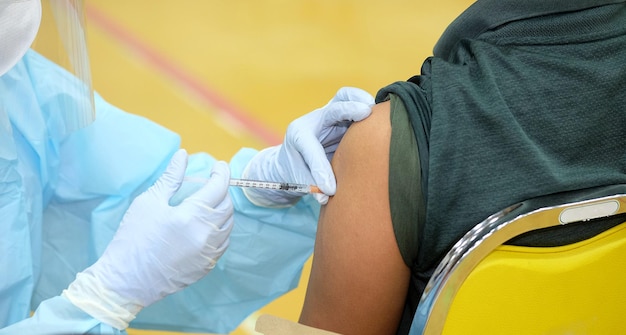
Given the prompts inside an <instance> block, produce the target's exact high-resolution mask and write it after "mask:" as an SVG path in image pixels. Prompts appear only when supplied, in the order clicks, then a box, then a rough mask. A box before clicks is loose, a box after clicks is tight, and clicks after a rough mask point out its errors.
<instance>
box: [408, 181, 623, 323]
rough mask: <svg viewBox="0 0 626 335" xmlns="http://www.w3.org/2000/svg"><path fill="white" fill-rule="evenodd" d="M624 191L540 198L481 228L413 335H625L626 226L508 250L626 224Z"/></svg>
mask: <svg viewBox="0 0 626 335" xmlns="http://www.w3.org/2000/svg"><path fill="white" fill-rule="evenodd" d="M623 188H624V186H623V185H618V187H617V189H618V190H619V191H620V192H621V193H619V194H616V193H615V190H616V188H615V187H607V188H604V189H600V190H598V189H594V190H593V191H592V192H589V193H588V194H587V195H583V196H581V194H584V193H585V192H582V193H581V192H577V193H575V194H573V196H570V195H565V196H562V197H560V196H556V197H555V196H551V197H545V198H540V199H533V200H532V201H529V202H523V203H519V204H517V205H514V206H511V207H509V208H507V209H505V210H503V211H501V212H498V213H496V214H494V215H492V216H491V217H489V218H488V219H486V220H485V221H483V222H481V223H479V224H478V225H476V226H475V227H474V228H473V229H472V230H471V231H470V232H468V233H467V234H466V235H465V236H464V237H463V238H462V239H461V240H459V241H458V243H457V244H455V246H454V247H453V248H452V249H451V250H450V252H449V253H448V254H447V255H446V257H445V258H444V259H443V261H442V262H441V263H440V264H439V266H438V268H437V269H436V270H435V272H434V274H433V276H432V278H431V280H430V282H429V283H428V285H427V287H426V290H425V292H424V294H423V295H422V299H421V301H420V303H419V305H418V310H417V312H416V315H415V318H414V320H413V324H412V327H411V332H410V334H411V335H416V334H429V335H430V334H464V335H466V334H481V335H484V334H615V333H620V332H622V331H623V330H622V328H623V312H622V311H623V310H624V308H625V307H626V272H624V269H626V223H621V224H619V225H617V226H614V227H613V228H610V229H609V230H606V231H604V232H603V233H600V234H598V235H595V236H593V237H591V238H589V239H586V240H583V241H580V242H575V243H572V244H568V245H564V246H558V247H541V248H540V247H519V246H510V245H503V244H504V243H505V242H507V241H509V240H510V239H512V238H513V237H516V236H519V235H521V234H524V233H526V232H529V231H533V230H537V229H543V228H548V227H554V226H562V225H570V224H573V223H575V222H576V224H577V225H581V224H583V225H587V224H589V225H593V224H596V223H597V222H601V221H604V222H606V220H607V219H611V220H613V221H616V222H623V221H626V219H624V218H622V216H623V215H624V213H626V192H623V190H622V189H623ZM607 194H609V195H607ZM581 198H582V199H584V200H579V199H581ZM572 199H576V201H572Z"/></svg>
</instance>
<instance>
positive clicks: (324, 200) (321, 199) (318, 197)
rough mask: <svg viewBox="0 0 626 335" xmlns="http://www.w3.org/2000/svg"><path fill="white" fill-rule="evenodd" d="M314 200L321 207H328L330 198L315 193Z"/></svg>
mask: <svg viewBox="0 0 626 335" xmlns="http://www.w3.org/2000/svg"><path fill="white" fill-rule="evenodd" d="M313 198H315V200H317V202H319V203H320V205H326V204H327V203H328V198H329V197H328V196H327V195H326V194H320V193H314V194H313Z"/></svg>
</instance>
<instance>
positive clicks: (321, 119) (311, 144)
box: [243, 87, 374, 207]
mask: <svg viewBox="0 0 626 335" xmlns="http://www.w3.org/2000/svg"><path fill="white" fill-rule="evenodd" d="M372 105H374V98H373V97H372V96H371V95H370V94H369V93H367V92H365V91H363V90H361V89H358V88H352V87H343V88H341V89H339V91H338V92H337V94H336V95H335V97H333V98H332V99H331V100H330V102H328V104H327V105H326V106H324V107H322V108H319V109H317V110H315V111H313V112H311V113H309V114H306V115H304V116H302V117H300V118H298V119H296V120H295V121H293V122H292V123H291V124H290V125H289V127H288V128H287V134H286V135H285V140H284V143H283V144H282V145H278V146H275V147H270V148H267V149H265V150H262V151H260V152H259V153H258V154H257V155H256V156H255V157H254V158H253V159H252V160H251V161H250V163H249V164H248V167H247V168H246V171H245V172H244V176H243V178H245V179H251V180H260V181H275V182H289V183H296V184H306V185H317V186H318V187H319V188H320V190H321V191H322V192H324V194H314V197H315V199H316V200H317V201H318V202H319V203H320V204H326V203H327V202H328V196H331V195H334V194H335V191H336V188H337V184H336V181H335V175H334V174H333V170H332V168H331V165H330V160H331V159H332V157H333V155H334V153H335V150H336V149H337V146H338V145H339V142H340V141H341V139H342V138H343V135H344V134H345V132H346V130H348V127H349V126H350V124H352V122H356V121H361V120H363V119H365V118H366V117H368V116H369V115H370V113H371V111H372V109H371V107H372ZM244 193H245V195H246V197H247V198H248V199H249V200H250V201H251V202H252V203H254V204H255V205H258V206H264V207H284V206H290V205H293V204H294V203H296V202H297V201H298V200H299V199H300V197H301V196H302V195H303V194H302V193H295V192H285V191H272V190H261V189H252V188H245V189H244Z"/></svg>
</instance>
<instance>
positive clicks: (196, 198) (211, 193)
mask: <svg viewBox="0 0 626 335" xmlns="http://www.w3.org/2000/svg"><path fill="white" fill-rule="evenodd" d="M229 183H230V169H229V168H228V164H227V163H226V162H223V161H218V162H215V164H213V168H212V170H211V175H210V177H209V180H208V181H207V183H206V184H205V185H204V186H202V188H200V189H199V190H198V191H196V193H194V194H192V195H191V196H189V197H188V198H187V199H185V200H184V201H183V202H182V203H181V204H180V206H179V207H183V208H184V210H194V209H197V208H198V207H200V208H201V209H202V210H207V209H213V208H215V207H217V206H218V205H219V204H220V203H222V202H223V201H225V200H229V199H225V198H226V196H227V195H228V186H229Z"/></svg>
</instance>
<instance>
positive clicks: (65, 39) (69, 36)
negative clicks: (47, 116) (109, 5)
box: [0, 0, 95, 131]
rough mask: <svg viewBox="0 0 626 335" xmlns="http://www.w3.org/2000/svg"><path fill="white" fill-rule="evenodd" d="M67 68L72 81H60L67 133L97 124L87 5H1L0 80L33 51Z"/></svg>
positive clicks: (60, 0) (10, 0) (13, 0)
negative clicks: (87, 29)
mask: <svg viewBox="0 0 626 335" xmlns="http://www.w3.org/2000/svg"><path fill="white" fill-rule="evenodd" d="M29 47H30V48H32V49H34V50H35V51H36V52H38V53H39V54H41V55H43V56H44V57H46V58H48V59H49V60H51V61H53V62H55V63H56V64H58V65H59V66H61V67H63V68H64V69H65V70H66V71H67V72H69V74H71V76H68V77H69V78H71V80H62V81H60V82H59V85H62V87H58V88H57V90H58V91H59V92H63V96H64V99H61V100H59V103H60V104H61V105H60V106H59V108H58V110H59V111H60V113H63V115H62V119H63V120H64V123H65V128H66V131H73V130H77V129H80V128H82V127H85V126H87V125H89V124H90V123H91V122H93V120H94V119H95V107H94V97H93V90H92V83H91V70H90V67H89V56H88V53H87V42H86V35H85V9H84V1H83V0H43V1H42V0H0V76H1V75H3V74H4V73H6V72H7V71H9V70H10V69H11V68H12V67H13V66H14V65H15V64H16V63H17V62H18V61H19V60H20V59H21V58H22V57H23V56H24V54H25V53H26V51H27V50H28V48H29Z"/></svg>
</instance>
